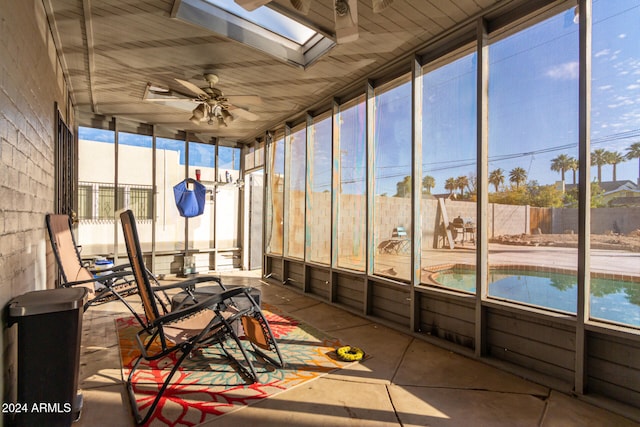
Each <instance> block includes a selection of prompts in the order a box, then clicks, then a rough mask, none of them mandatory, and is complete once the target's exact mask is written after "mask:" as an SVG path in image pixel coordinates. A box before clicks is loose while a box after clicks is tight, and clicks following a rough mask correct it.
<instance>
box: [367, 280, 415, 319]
mask: <svg viewBox="0 0 640 427" xmlns="http://www.w3.org/2000/svg"><path fill="white" fill-rule="evenodd" d="M409 295H410V294H409V287H408V286H394V285H387V284H386V283H379V282H373V283H372V286H371V314H372V315H373V316H376V317H379V318H381V319H385V320H388V321H390V322H392V323H395V324H396V325H398V326H402V327H406V328H408V327H409V302H410V301H409Z"/></svg>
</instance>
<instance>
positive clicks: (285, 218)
mask: <svg viewBox="0 0 640 427" xmlns="http://www.w3.org/2000/svg"><path fill="white" fill-rule="evenodd" d="M283 143H284V150H283V152H284V159H283V161H284V180H283V182H282V209H283V213H282V251H281V253H282V257H283V264H282V266H283V269H282V271H283V275H284V272H285V271H284V257H285V256H287V255H288V254H289V231H288V228H287V227H288V225H289V209H288V206H287V204H288V202H289V187H290V183H291V176H290V175H291V166H290V164H289V159H290V158H291V126H289V124H286V125H285V127H284V139H283ZM286 280H287V278H286V277H283V278H282V281H283V282H286Z"/></svg>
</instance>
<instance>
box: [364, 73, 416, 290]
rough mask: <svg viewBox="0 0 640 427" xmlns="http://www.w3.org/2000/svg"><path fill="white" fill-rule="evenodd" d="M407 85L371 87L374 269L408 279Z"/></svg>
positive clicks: (409, 213) (387, 274)
mask: <svg viewBox="0 0 640 427" xmlns="http://www.w3.org/2000/svg"><path fill="white" fill-rule="evenodd" d="M411 115H412V112H411V83H410V82H406V81H404V82H401V83H397V82H396V83H394V84H392V85H391V86H387V87H382V88H380V89H379V90H376V93H375V101H374V117H373V126H374V131H373V135H374V148H373V149H374V152H375V154H374V156H375V157H374V158H375V160H374V171H373V174H374V188H373V191H374V206H373V237H374V245H375V246H374V248H375V252H374V265H373V272H374V273H375V274H379V275H382V276H388V277H392V278H397V279H404V280H409V278H410V277H411V274H410V269H411V258H410V256H411V239H410V236H411V146H412V144H411V141H412V137H411Z"/></svg>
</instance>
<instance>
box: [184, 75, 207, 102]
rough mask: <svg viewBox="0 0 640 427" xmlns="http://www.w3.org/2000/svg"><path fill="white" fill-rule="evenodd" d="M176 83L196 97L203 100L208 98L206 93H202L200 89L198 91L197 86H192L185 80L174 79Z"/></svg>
mask: <svg viewBox="0 0 640 427" xmlns="http://www.w3.org/2000/svg"><path fill="white" fill-rule="evenodd" d="M176 81H177V82H178V83H180V84H181V85H182V86H184V87H186V88H187V89H189V90H190V91H191V92H193V93H195V94H196V95H198V96H199V97H204V98H208V97H209V95H207V92H205V91H203V90H202V89H200V88H199V87H198V86H196V85H194V84H193V83H191V82H188V81H186V80H180V79H176Z"/></svg>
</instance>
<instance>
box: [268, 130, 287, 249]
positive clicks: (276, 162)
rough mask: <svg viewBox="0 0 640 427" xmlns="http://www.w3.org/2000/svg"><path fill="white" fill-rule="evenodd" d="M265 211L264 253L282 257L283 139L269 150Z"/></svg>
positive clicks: (273, 144) (275, 142)
mask: <svg viewBox="0 0 640 427" xmlns="http://www.w3.org/2000/svg"><path fill="white" fill-rule="evenodd" d="M265 206H266V211H265V223H266V224H265V227H266V251H267V253H271V254H275V255H282V248H283V246H282V245H283V234H284V137H283V136H282V135H281V136H279V137H278V138H277V139H276V140H275V141H274V142H273V143H272V144H271V147H270V148H269V176H268V182H267V203H266V205H265Z"/></svg>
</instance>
